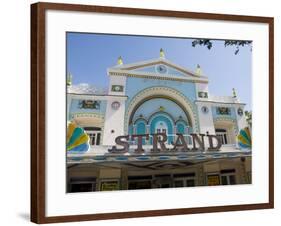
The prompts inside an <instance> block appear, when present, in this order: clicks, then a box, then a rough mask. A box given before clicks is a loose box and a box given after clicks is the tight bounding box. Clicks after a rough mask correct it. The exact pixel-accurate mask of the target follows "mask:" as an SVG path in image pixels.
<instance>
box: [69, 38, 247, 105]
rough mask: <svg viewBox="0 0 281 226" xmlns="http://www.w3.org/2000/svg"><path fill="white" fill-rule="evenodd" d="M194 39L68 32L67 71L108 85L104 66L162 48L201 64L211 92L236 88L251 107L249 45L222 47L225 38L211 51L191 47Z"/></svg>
mask: <svg viewBox="0 0 281 226" xmlns="http://www.w3.org/2000/svg"><path fill="white" fill-rule="evenodd" d="M193 40H194V39H188V38H169V37H164V38H163V37H145V36H128V35H108V34H88V33H67V72H70V73H71V74H72V75H73V84H78V83H89V84H93V85H96V86H99V87H107V86H108V76H107V74H106V69H107V68H108V67H111V66H114V65H115V64H116V62H117V58H118V57H119V56H122V59H123V62H124V64H127V63H134V62H138V61H143V60H149V59H154V58H158V57H159V50H160V48H163V49H164V51H165V57H166V59H168V60H170V61H172V62H174V63H175V64H178V65H180V66H183V67H185V68H188V69H190V70H195V68H196V65H197V64H200V66H201V68H202V70H203V72H204V74H205V75H206V76H208V78H209V92H210V94H211V95H218V96H230V95H232V88H235V89H236V92H237V95H238V97H239V99H240V100H241V101H242V102H243V103H246V104H247V106H246V109H251V104H252V103H251V97H252V96H251V94H252V92H251V79H252V52H251V49H250V47H249V46H246V47H242V48H240V51H239V53H238V54H237V55H235V54H234V51H235V47H224V41H220V40H217V41H214V42H213V47H212V49H211V50H208V49H207V48H206V47H204V46H196V47H192V45H191V43H192V41H193Z"/></svg>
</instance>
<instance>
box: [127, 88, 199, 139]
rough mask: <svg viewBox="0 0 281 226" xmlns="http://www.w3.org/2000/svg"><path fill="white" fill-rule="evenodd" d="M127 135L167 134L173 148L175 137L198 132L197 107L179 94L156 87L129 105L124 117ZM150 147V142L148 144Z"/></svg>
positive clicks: (134, 98)
mask: <svg viewBox="0 0 281 226" xmlns="http://www.w3.org/2000/svg"><path fill="white" fill-rule="evenodd" d="M125 131H127V132H128V134H141V133H144V131H145V133H149V134H154V133H157V132H164V133H166V134H167V136H168V140H167V143H168V144H171V143H172V142H173V141H174V139H175V137H176V133H182V134H186V135H187V134H188V133H191V132H194V131H198V120H197V113H196V110H195V106H194V105H193V103H192V102H191V101H190V100H188V99H187V98H186V97H185V96H184V95H183V94H181V93H180V92H178V91H176V90H174V89H171V88H167V87H153V88H148V89H146V90H143V91H142V92H140V93H138V94H137V95H136V96H135V97H133V98H132V100H131V101H130V102H129V104H128V107H127V112H126V116H125ZM146 143H147V144H148V143H151V141H148V142H146Z"/></svg>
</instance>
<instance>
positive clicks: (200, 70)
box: [195, 64, 202, 76]
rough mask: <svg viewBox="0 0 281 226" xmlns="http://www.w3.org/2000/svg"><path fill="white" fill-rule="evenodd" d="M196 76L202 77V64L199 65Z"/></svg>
mask: <svg viewBox="0 0 281 226" xmlns="http://www.w3.org/2000/svg"><path fill="white" fill-rule="evenodd" d="M195 74H196V75H198V76H200V75H202V69H201V66H200V64H197V66H196V69H195Z"/></svg>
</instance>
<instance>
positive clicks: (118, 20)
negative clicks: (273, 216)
mask: <svg viewBox="0 0 281 226" xmlns="http://www.w3.org/2000/svg"><path fill="white" fill-rule="evenodd" d="M273 61H274V59H273V18H269V17H256V16H238V15H224V14H208V13H195V12H179V11H164V10H151V9H136V8H117V7H103V6H90V5H71V4H54V3H36V4H33V5H31V101H32V106H31V113H32V114H31V131H32V134H31V178H32V181H31V196H32V197H31V220H32V221H33V222H35V223H53V222H66V221H83V220H100V219H114V218H129V217H146V216H163V215H177V214H189V213H204V212H220V211H234V210H250V209H265V208H273V206H274V204H273V203H274V183H273V168H274V165H273V164H274V162H273V132H274V130H273V120H274V118H273V117H274V115H273V98H274V96H273Z"/></svg>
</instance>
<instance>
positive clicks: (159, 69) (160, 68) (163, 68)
mask: <svg viewBox="0 0 281 226" xmlns="http://www.w3.org/2000/svg"><path fill="white" fill-rule="evenodd" d="M156 71H157V72H158V73H160V74H165V73H167V67H166V66H165V65H163V64H160V65H158V66H157V67H156Z"/></svg>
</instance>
